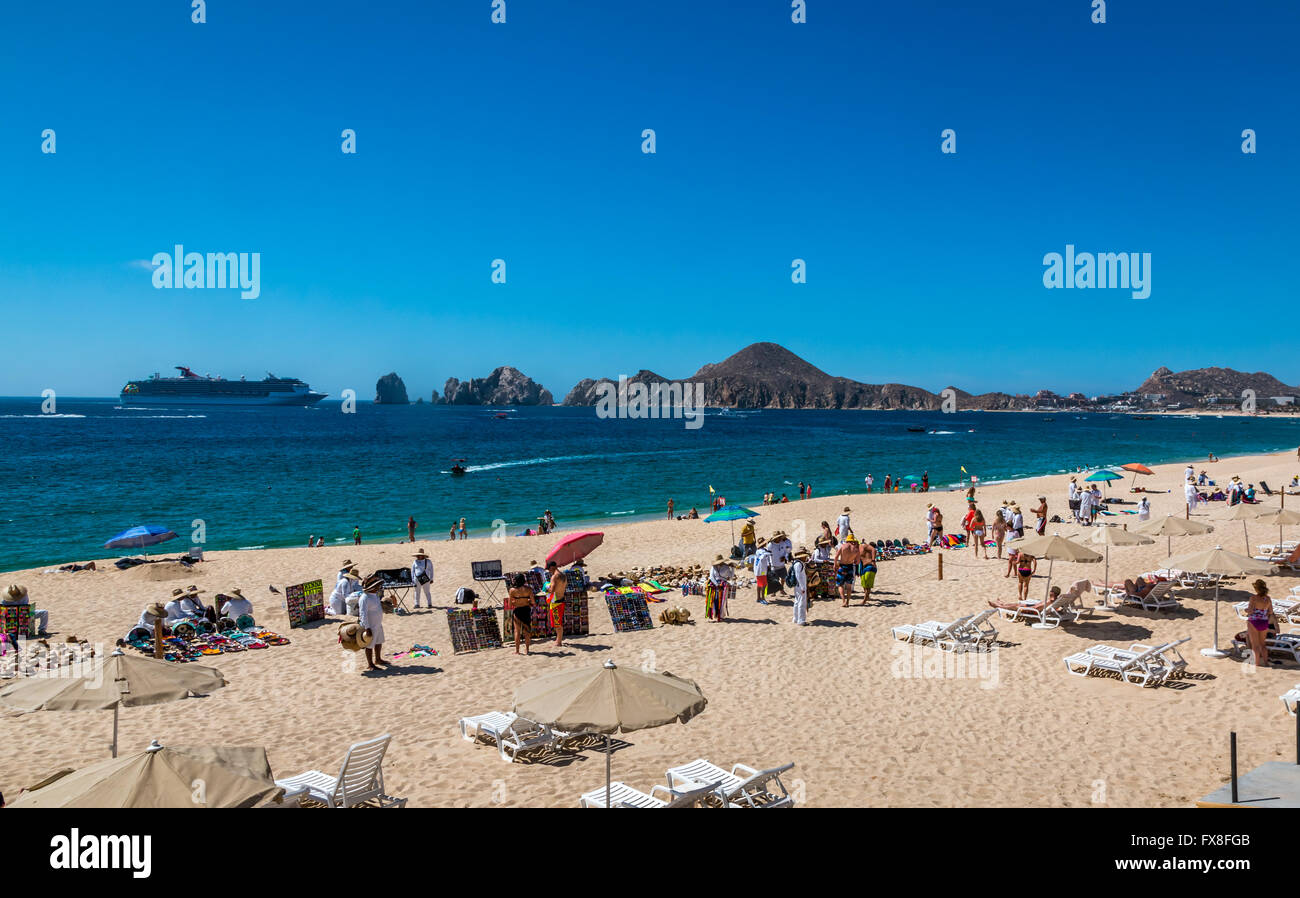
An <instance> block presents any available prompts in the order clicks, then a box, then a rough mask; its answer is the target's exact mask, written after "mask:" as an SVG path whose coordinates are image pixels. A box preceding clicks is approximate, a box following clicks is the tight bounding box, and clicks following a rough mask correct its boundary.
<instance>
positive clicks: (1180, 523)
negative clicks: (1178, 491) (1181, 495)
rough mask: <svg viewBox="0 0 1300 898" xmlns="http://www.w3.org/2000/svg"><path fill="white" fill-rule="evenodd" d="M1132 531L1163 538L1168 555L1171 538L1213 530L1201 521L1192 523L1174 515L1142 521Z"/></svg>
mask: <svg viewBox="0 0 1300 898" xmlns="http://www.w3.org/2000/svg"><path fill="white" fill-rule="evenodd" d="M1133 531H1134V532H1135V533H1145V534H1146V535H1147V536H1163V537H1164V538H1165V554H1166V555H1168V554H1171V553H1172V550H1173V537H1175V536H1189V535H1192V534H1198V533H1213V532H1214V528H1213V527H1212V526H1210V525H1209V524H1206V523H1205V522H1203V521H1193V520H1190V519H1188V518H1180V517H1176V516H1175V515H1166V516H1165V517H1163V518H1152V519H1151V520H1149V521H1143V522H1142V523H1141V524H1138V525H1137V526H1136V527H1134V528H1133Z"/></svg>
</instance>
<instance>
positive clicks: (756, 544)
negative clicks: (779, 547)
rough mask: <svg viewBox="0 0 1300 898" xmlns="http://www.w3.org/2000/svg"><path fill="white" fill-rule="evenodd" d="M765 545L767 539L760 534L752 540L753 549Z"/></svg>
mask: <svg viewBox="0 0 1300 898" xmlns="http://www.w3.org/2000/svg"><path fill="white" fill-rule="evenodd" d="M766 545H767V539H766V538H764V537H762V536H760V537H759V538H758V539H757V540H755V541H754V548H755V549H761V548H763V547H764V546H766Z"/></svg>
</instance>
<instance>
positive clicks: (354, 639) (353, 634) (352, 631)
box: [339, 622, 375, 652]
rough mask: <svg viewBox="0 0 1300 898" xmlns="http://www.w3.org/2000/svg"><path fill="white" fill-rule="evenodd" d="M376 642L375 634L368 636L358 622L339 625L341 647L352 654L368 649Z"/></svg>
mask: <svg viewBox="0 0 1300 898" xmlns="http://www.w3.org/2000/svg"><path fill="white" fill-rule="evenodd" d="M374 641H375V637H374V634H373V633H372V634H371V635H369V636H367V635H366V631H365V628H363V627H362V626H361V625H360V624H358V623H356V622H352V623H346V624H341V625H339V645H341V646H343V648H345V649H347V650H348V651H350V652H359V651H361V650H362V649H368V648H370V646H371V645H373V644H374Z"/></svg>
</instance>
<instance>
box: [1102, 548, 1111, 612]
mask: <svg viewBox="0 0 1300 898" xmlns="http://www.w3.org/2000/svg"><path fill="white" fill-rule="evenodd" d="M1102 576H1103V577H1104V578H1105V579H1104V580H1103V582H1102V584H1101V588H1102V589H1110V543H1106V573H1105V574H1103V575H1102ZM1106 595H1109V593H1106ZM1106 604H1107V605H1109V604H1110V602H1109V600H1107V601H1106Z"/></svg>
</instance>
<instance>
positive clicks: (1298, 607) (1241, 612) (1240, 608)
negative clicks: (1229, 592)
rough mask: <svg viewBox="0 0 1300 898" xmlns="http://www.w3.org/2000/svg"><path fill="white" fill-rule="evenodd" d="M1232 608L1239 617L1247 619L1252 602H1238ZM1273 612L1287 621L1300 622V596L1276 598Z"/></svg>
mask: <svg viewBox="0 0 1300 898" xmlns="http://www.w3.org/2000/svg"><path fill="white" fill-rule="evenodd" d="M1232 608H1233V610H1234V611H1236V612H1237V617H1239V618H1241V619H1242V620H1245V619H1246V615H1247V614H1248V613H1249V612H1250V602H1237V603H1236V604H1235V605H1233V606H1232ZM1273 613H1274V614H1276V615H1277V616H1278V617H1279V618H1280V619H1282V620H1284V621H1286V622H1287V623H1291V624H1300V598H1295V599H1274V600H1273Z"/></svg>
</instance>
